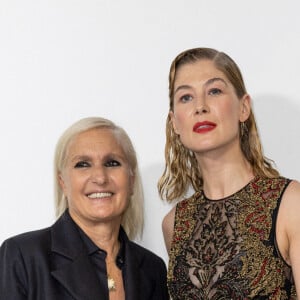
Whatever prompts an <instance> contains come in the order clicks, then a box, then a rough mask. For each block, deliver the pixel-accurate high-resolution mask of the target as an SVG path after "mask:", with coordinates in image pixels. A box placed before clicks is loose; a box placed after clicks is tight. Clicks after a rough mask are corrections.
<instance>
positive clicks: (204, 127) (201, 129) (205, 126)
mask: <svg viewBox="0 0 300 300" xmlns="http://www.w3.org/2000/svg"><path fill="white" fill-rule="evenodd" d="M216 126H217V125H216V124H215V123H213V122H209V121H203V122H197V123H196V124H195V125H194V127H193V131H194V132H196V133H206V132H208V131H211V130H213V129H215V128H216Z"/></svg>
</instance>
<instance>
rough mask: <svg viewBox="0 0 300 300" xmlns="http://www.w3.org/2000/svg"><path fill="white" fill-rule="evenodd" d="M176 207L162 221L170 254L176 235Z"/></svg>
mask: <svg viewBox="0 0 300 300" xmlns="http://www.w3.org/2000/svg"><path fill="white" fill-rule="evenodd" d="M175 213H176V205H175V206H174V207H173V208H172V209H171V210H170V211H169V212H168V213H167V214H166V215H165V217H164V218H163V221H162V231H163V235H164V240H165V244H166V248H167V251H168V253H169V252H170V249H171V243H172V238H173V233H174V222H175Z"/></svg>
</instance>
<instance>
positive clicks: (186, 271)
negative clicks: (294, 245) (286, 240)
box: [168, 177, 297, 300]
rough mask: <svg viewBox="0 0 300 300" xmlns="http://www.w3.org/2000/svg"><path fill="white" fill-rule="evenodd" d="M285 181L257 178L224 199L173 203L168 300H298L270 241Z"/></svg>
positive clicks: (200, 198) (196, 197) (286, 269)
mask: <svg viewBox="0 0 300 300" xmlns="http://www.w3.org/2000/svg"><path fill="white" fill-rule="evenodd" d="M289 182H290V180H289V179H286V178H283V177H279V178H274V179H266V178H260V177H256V178H254V179H253V180H252V181H251V182H250V183H248V184H247V185H246V186H245V187H244V188H243V189H241V190H240V191H238V192H237V193H235V194H233V195H231V196H229V197H226V198H224V199H220V200H209V199H207V198H206V197H205V195H204V193H203V192H201V191H200V192H197V193H195V194H194V195H193V196H192V197H191V198H188V199H185V200H183V201H181V202H179V203H178V204H177V208H176V215H175V227H174V236H173V242H172V246H171V251H170V260H169V268H168V287H169V292H170V295H171V297H172V299H173V300H179V299H180V300H184V299H191V300H192V299H210V300H215V299H218V300H220V299H224V300H225V299H226V300H228V299H237V300H247V299H297V298H296V292H295V286H294V284H293V278H292V272H291V268H290V267H289V266H288V265H287V264H286V263H285V262H284V261H283V259H282V257H281V256H280V254H279V252H278V251H277V247H276V242H275V225H276V224H275V223H276V217H277V213H278V208H279V205H280V201H281V197H282V194H283V192H284V190H285V188H286V187H287V185H288V184H289Z"/></svg>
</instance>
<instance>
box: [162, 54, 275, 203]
mask: <svg viewBox="0 0 300 300" xmlns="http://www.w3.org/2000/svg"><path fill="white" fill-rule="evenodd" d="M199 60H210V61H212V62H213V63H214V64H215V67H216V68H217V69H218V70H220V71H221V72H223V73H224V75H225V76H226V77H227V79H228V80H229V81H230V83H231V84H232V85H233V87H234V89H235V93H236V95H237V97H238V98H239V99H241V98H242V97H243V96H244V95H245V94H246V93H247V91H246V87H245V84H244V80H243V77H242V74H241V72H240V69H239V67H238V66H237V64H236V63H235V62H234V61H233V60H232V58H231V57H229V56H228V55H227V54H225V53H223V52H219V51H217V50H215V49H211V48H194V49H189V50H186V51H184V52H182V53H180V54H179V55H178V56H177V57H176V58H175V59H174V60H173V62H172V64H171V67H170V72H169V101H170V102H169V110H170V111H173V109H174V82H175V79H176V73H177V71H178V69H179V68H180V67H181V66H183V65H186V64H192V63H195V62H197V61H199ZM240 146H241V150H242V153H243V154H244V156H245V158H246V159H247V160H248V161H249V163H250V165H251V166H252V169H253V172H254V174H255V175H261V176H265V177H269V178H272V177H277V176H278V175H279V173H278V171H277V170H276V169H275V168H274V167H273V166H272V163H273V162H272V161H271V160H269V159H268V158H266V157H265V156H264V155H263V150H262V145H261V142H260V138H259V134H258V130H257V126H256V121H255V117H254V114H253V111H252V110H251V112H250V116H249V118H248V119H247V120H246V121H245V122H244V123H241V124H240ZM165 159H166V165H165V169H164V172H163V175H162V176H161V178H160V180H159V182H158V190H159V193H160V196H161V197H162V198H163V199H166V200H168V201H170V202H171V201H173V200H177V199H178V198H180V197H182V196H184V194H185V193H186V191H187V189H188V188H189V187H190V186H192V187H193V189H194V190H195V191H198V190H200V189H201V188H202V185H203V179H202V175H201V170H199V168H198V163H197V160H196V157H195V155H194V153H193V152H192V151H190V150H189V149H187V148H185V147H184V146H183V144H182V143H181V141H180V139H179V137H178V135H177V134H176V133H175V132H174V129H173V125H172V122H171V118H170V114H169V115H168V117H167V122H166V145H165Z"/></svg>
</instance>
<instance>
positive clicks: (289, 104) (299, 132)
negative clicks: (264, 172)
mask: <svg viewBox="0 0 300 300" xmlns="http://www.w3.org/2000/svg"><path fill="white" fill-rule="evenodd" d="M295 103H297V102H295V101H291V100H290V99H288V98H287V97H285V96H280V95H258V96H255V97H253V110H254V113H255V116H256V121H257V125H258V130H259V134H260V137H261V140H262V144H263V148H264V153H265V155H266V156H267V157H268V158H270V159H272V160H273V161H274V162H275V164H276V167H277V168H278V170H279V171H280V173H281V174H282V175H283V176H286V177H289V178H292V179H297V180H300V168H299V165H300V157H299V153H300V106H299V105H296V104H295Z"/></svg>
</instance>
